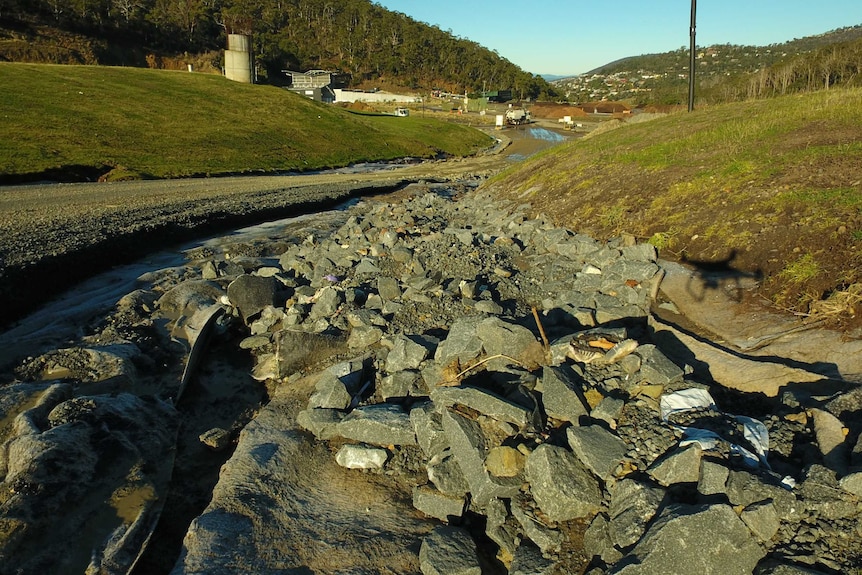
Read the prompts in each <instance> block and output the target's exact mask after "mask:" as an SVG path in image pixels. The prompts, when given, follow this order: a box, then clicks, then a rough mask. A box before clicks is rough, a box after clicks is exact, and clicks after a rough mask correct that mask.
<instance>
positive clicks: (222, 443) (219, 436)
mask: <svg viewBox="0 0 862 575" xmlns="http://www.w3.org/2000/svg"><path fill="white" fill-rule="evenodd" d="M198 440H199V441H200V442H201V443H203V444H204V445H206V446H207V447H209V448H210V449H212V450H213V451H221V450H222V449H224V448H225V447H227V446H228V445H230V443H231V433H230V431H228V430H227V429H222V428H221V427H213V428H212V429H210V430H209V431H205V432H203V433H201V434H200V436H198Z"/></svg>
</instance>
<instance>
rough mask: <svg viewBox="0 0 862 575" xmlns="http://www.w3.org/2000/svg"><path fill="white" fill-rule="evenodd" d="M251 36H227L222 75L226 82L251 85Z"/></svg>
mask: <svg viewBox="0 0 862 575" xmlns="http://www.w3.org/2000/svg"><path fill="white" fill-rule="evenodd" d="M251 69H252V57H251V36H249V35H248V34H228V36H227V50H225V52H224V75H225V77H226V78H227V79H228V80H234V81H236V82H245V83H246V84H251V83H252V78H253V76H252V75H251Z"/></svg>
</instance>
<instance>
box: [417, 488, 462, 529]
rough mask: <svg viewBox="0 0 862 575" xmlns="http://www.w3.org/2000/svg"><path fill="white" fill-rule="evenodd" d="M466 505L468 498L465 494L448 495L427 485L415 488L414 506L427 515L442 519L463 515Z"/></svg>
mask: <svg viewBox="0 0 862 575" xmlns="http://www.w3.org/2000/svg"><path fill="white" fill-rule="evenodd" d="M465 505H466V500H465V498H464V497H463V496H461V497H456V496H452V495H446V494H445V493H442V492H441V491H438V490H437V489H433V488H431V487H428V486H427V485H417V486H416V487H414V488H413V507H415V508H416V509H418V510H419V511H421V512H422V513H424V514H425V515H427V516H429V517H435V518H437V519H440V520H441V521H449V520H450V519H451V518H453V517H461V515H462V514H463V513H464V506H465Z"/></svg>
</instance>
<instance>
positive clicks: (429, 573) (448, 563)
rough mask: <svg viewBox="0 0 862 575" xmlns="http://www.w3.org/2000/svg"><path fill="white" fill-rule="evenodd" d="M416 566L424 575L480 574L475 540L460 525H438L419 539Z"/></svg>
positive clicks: (480, 569)
mask: <svg viewBox="0 0 862 575" xmlns="http://www.w3.org/2000/svg"><path fill="white" fill-rule="evenodd" d="M419 568H420V569H421V570H422V574H423V575H482V568H481V567H480V566H479V556H478V555H477V553H476V543H474V542H473V539H472V538H470V535H469V534H468V533H467V532H466V531H465V530H463V529H461V528H459V527H447V526H441V527H437V528H435V529H434V531H432V532H431V533H430V534H428V535H427V536H426V537H425V538H424V539H423V540H422V546H421V547H420V548H419Z"/></svg>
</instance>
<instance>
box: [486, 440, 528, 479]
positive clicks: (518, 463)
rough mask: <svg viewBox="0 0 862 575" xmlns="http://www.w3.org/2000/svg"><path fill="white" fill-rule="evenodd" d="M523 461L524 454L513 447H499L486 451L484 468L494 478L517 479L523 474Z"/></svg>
mask: <svg viewBox="0 0 862 575" xmlns="http://www.w3.org/2000/svg"><path fill="white" fill-rule="evenodd" d="M525 460H526V458H525V456H524V454H523V453H521V452H520V451H518V450H517V449H515V448H514V447H509V446H507V445H500V446H498V447H492V448H491V449H490V451H488V457H486V458H485V468H486V469H487V470H488V473H490V474H491V475H493V476H495V477H517V476H518V475H520V474H521V473H523V472H524V463H525Z"/></svg>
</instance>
